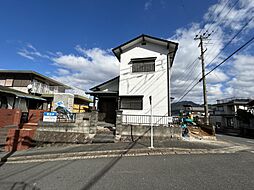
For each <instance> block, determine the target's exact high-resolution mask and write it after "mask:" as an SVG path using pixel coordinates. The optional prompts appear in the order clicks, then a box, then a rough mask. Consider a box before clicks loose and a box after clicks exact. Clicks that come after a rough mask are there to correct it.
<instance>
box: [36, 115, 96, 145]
mask: <svg viewBox="0 0 254 190" xmlns="http://www.w3.org/2000/svg"><path fill="white" fill-rule="evenodd" d="M97 118H98V113H97V112H96V111H93V112H89V113H78V114H77V115H76V121H75V123H64V122H63V123H60V122H56V123H47V122H39V125H38V127H37V130H36V134H35V140H36V141H37V142H47V143H86V142H88V141H90V139H91V138H93V137H94V135H95V134H96V127H97Z"/></svg>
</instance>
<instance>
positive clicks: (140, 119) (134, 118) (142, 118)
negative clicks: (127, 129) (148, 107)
mask: <svg viewBox="0 0 254 190" xmlns="http://www.w3.org/2000/svg"><path fill="white" fill-rule="evenodd" d="M122 123H123V124H142V125H150V124H151V116H150V115H125V114H123V115H122ZM172 123H173V117H170V116H159V115H153V116H152V124H153V125H154V126H158V125H168V124H172Z"/></svg>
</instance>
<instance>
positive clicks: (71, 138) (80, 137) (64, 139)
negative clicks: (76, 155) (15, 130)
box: [34, 130, 92, 145]
mask: <svg viewBox="0 0 254 190" xmlns="http://www.w3.org/2000/svg"><path fill="white" fill-rule="evenodd" d="M91 138H92V136H91V135H89V134H88V133H75V132H61V131H53V132H52V131H38V130H37V131H36V133H35V137H34V139H35V141H36V142H37V145H40V144H43V143H87V142H89V141H90V139H91Z"/></svg>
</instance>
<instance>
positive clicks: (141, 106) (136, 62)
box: [91, 34, 178, 116]
mask: <svg viewBox="0 0 254 190" xmlns="http://www.w3.org/2000/svg"><path fill="white" fill-rule="evenodd" d="M177 48H178V43H175V42H171V41H168V40H164V39H159V38H156V37H152V36H148V35H144V34H142V35H140V36H138V37H136V38H134V39H132V40H130V41H128V42H126V43H124V44H122V45H120V46H118V47H116V48H114V49H113V53H114V54H115V56H116V57H117V59H118V60H119V62H120V76H119V78H117V80H118V81H119V82H118V84H119V90H118V91H117V92H116V93H115V94H116V96H117V97H118V109H120V110H122V111H123V114H126V115H149V114H150V98H149V97H151V102H152V110H153V114H154V115H159V116H169V115H170V114H171V102H170V97H171V96H170V94H171V92H170V77H171V67H172V64H173V61H174V58H175V55H176V51H177ZM110 82H112V81H110ZM103 84H104V85H105V83H103ZM99 86H100V85H99ZM91 90H92V91H94V92H93V93H91V94H94V95H97V97H98V96H99V95H100V94H102V92H100V91H99V89H97V90H96V89H95V88H91ZM104 92H105V93H106V91H105V89H104Z"/></svg>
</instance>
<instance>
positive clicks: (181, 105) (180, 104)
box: [171, 101, 201, 115]
mask: <svg viewBox="0 0 254 190" xmlns="http://www.w3.org/2000/svg"><path fill="white" fill-rule="evenodd" d="M184 105H191V106H192V107H198V106H201V105H200V104H196V103H194V102H192V101H182V102H177V103H172V104H171V109H172V111H171V112H172V115H178V114H179V112H180V110H182V109H184Z"/></svg>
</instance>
